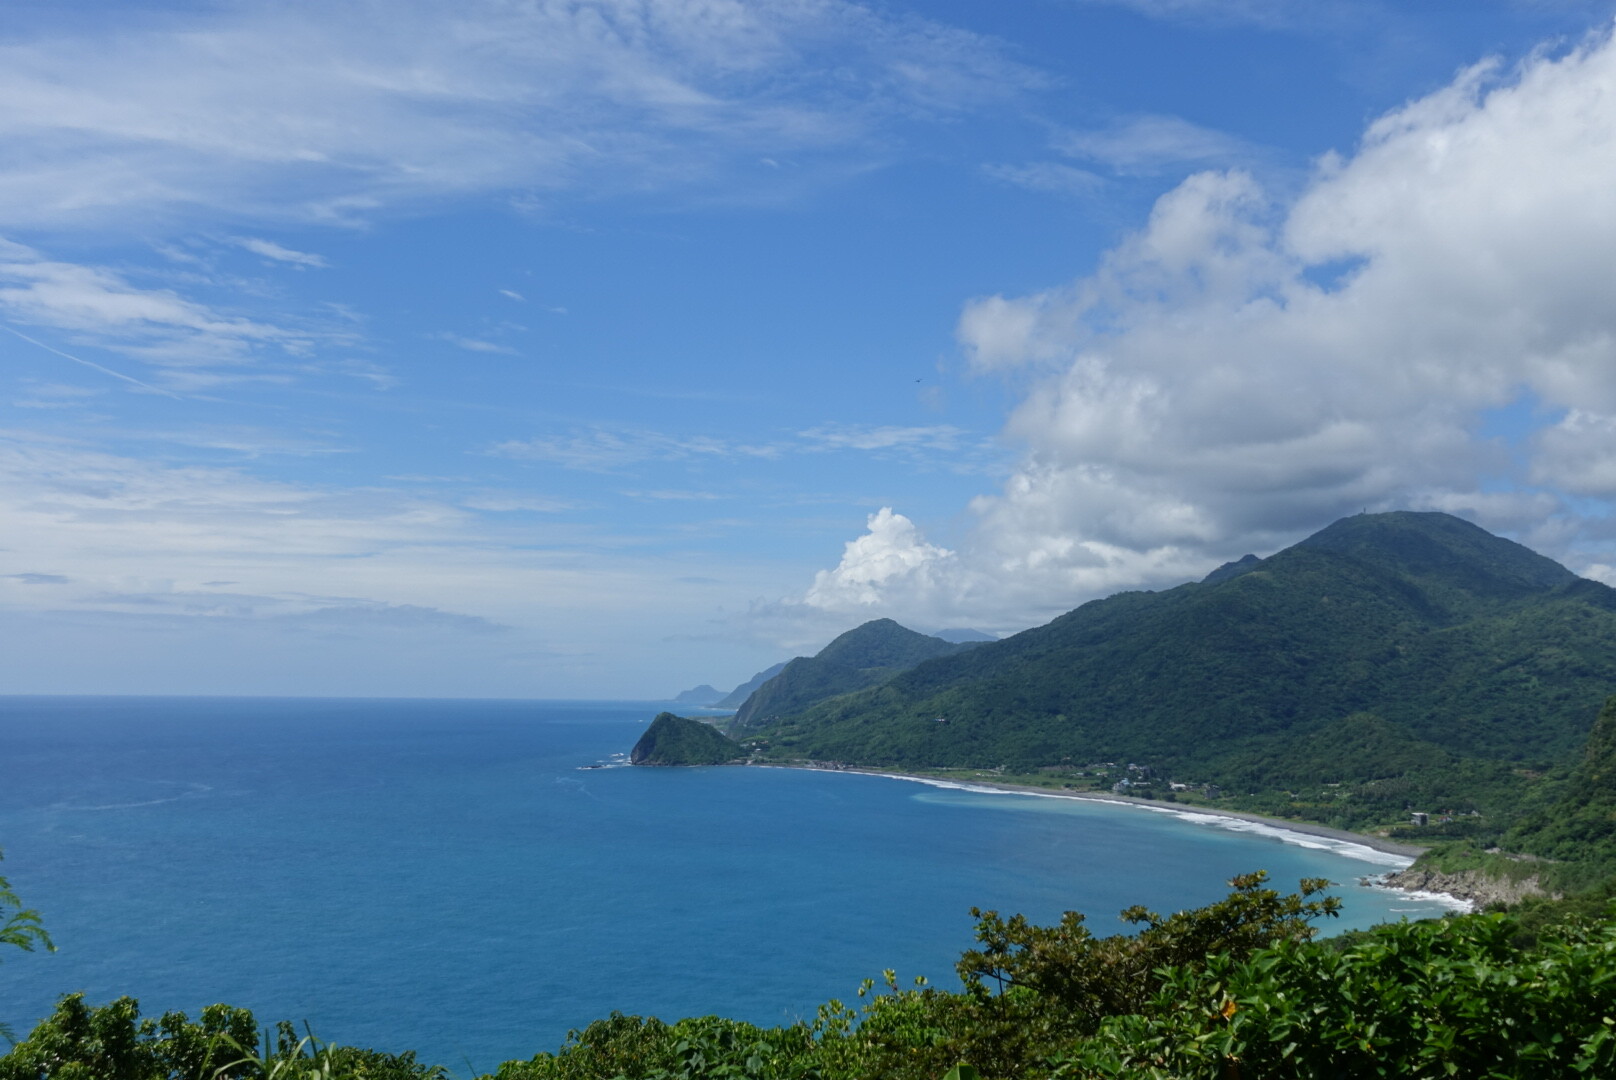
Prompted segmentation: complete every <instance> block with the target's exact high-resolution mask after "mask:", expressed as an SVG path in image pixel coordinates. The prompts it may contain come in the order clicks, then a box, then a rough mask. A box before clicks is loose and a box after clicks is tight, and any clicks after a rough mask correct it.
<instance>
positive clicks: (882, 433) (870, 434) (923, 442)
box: [800, 424, 965, 451]
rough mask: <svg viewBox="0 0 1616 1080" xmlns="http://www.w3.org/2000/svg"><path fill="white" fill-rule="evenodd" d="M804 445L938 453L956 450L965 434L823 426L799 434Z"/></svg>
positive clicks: (940, 428)
mask: <svg viewBox="0 0 1616 1080" xmlns="http://www.w3.org/2000/svg"><path fill="white" fill-rule="evenodd" d="M800 434H801V436H802V439H803V442H804V445H805V447H806V448H808V449H815V450H911V449H925V450H941V451H949V450H956V449H958V448H959V447H960V446H961V445H962V443H963V442H964V436H965V432H964V431H962V430H961V429H959V428H957V427H952V426H950V425H948V424H934V425H932V426H929V427H897V426H878V427H867V426H859V425H853V424H824V425H821V426H820V427H816V428H809V429H808V430H807V431H803V432H801V433H800Z"/></svg>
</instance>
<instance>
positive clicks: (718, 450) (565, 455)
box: [489, 428, 782, 472]
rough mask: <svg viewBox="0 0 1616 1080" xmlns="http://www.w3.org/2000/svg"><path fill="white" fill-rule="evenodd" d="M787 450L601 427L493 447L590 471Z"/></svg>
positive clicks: (493, 451)
mask: <svg viewBox="0 0 1616 1080" xmlns="http://www.w3.org/2000/svg"><path fill="white" fill-rule="evenodd" d="M781 451H782V448H781V447H780V446H778V445H774V444H745V443H736V442H732V441H730V440H727V439H720V438H717V437H714V436H711V435H684V436H678V435H667V434H663V433H661V432H655V431H638V430H637V431H608V430H605V429H600V428H596V429H592V430H581V431H573V432H569V433H567V434H565V435H542V436H538V437H536V438H532V439H512V440H509V441H507V442H503V443H500V444H498V445H497V446H494V447H492V448H491V449H490V450H489V453H490V454H493V455H494V456H495V457H503V458H511V459H514V460H517V461H545V462H550V463H552V464H556V465H560V466H562V467H564V468H568V469H581V470H584V471H587V472H613V471H616V470H618V469H623V468H627V467H629V466H632V465H638V464H640V463H642V462H646V461H653V460H656V461H680V460H688V459H691V458H715V459H722V458H773V457H778V456H779V455H780V453H781Z"/></svg>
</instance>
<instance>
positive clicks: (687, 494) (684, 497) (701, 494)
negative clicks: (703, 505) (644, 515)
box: [622, 488, 730, 502]
mask: <svg viewBox="0 0 1616 1080" xmlns="http://www.w3.org/2000/svg"><path fill="white" fill-rule="evenodd" d="M622 494H623V496H624V497H625V498H629V499H651V500H654V501H657V502H717V501H718V500H720V499H727V498H730V496H728V495H722V494H720V493H718V492H716V491H679V490H674V489H669V488H664V489H662V490H659V491H625V492H623V493H622Z"/></svg>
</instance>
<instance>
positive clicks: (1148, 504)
mask: <svg viewBox="0 0 1616 1080" xmlns="http://www.w3.org/2000/svg"><path fill="white" fill-rule="evenodd" d="M1613 176H1616V44H1613V42H1612V38H1611V36H1610V35H1609V34H1608V33H1607V34H1600V35H1598V36H1596V37H1594V38H1591V39H1589V40H1588V41H1586V42H1584V43H1583V44H1582V45H1581V46H1580V47H1577V48H1574V49H1572V50H1570V51H1568V52H1566V53H1565V54H1564V55H1559V56H1553V55H1537V56H1534V57H1532V58H1530V59H1529V60H1528V61H1526V62H1525V63H1523V64H1522V65H1521V67H1520V68H1519V69H1518V70H1517V71H1513V72H1508V73H1506V72H1502V71H1500V70H1497V69H1496V68H1494V67H1490V66H1485V65H1484V66H1481V67H1478V68H1476V69H1474V70H1472V71H1469V72H1466V73H1464V74H1463V75H1462V76H1461V77H1460V78H1458V79H1457V80H1456V81H1455V82H1454V84H1453V85H1452V86H1450V87H1448V88H1446V89H1444V90H1442V91H1440V92H1438V93H1436V94H1433V95H1431V96H1429V97H1427V98H1423V99H1421V100H1418V101H1414V102H1411V103H1410V104H1408V105H1407V106H1405V107H1403V108H1401V109H1398V110H1397V111H1395V112H1393V113H1391V114H1389V115H1387V116H1385V117H1383V118H1381V119H1380V120H1378V121H1376V122H1375V123H1374V124H1373V125H1371V126H1370V127H1369V129H1368V131H1367V132H1366V134H1365V137H1364V139H1363V142H1362V144H1361V145H1360V146H1359V147H1358V148H1357V149H1356V150H1355V151H1354V152H1353V153H1352V154H1351V155H1349V156H1330V157H1327V158H1325V159H1323V160H1322V161H1321V162H1320V164H1319V167H1318V169H1317V171H1316V174H1315V175H1314V176H1313V177H1312V179H1311V180H1310V182H1309V183H1308V184H1307V185H1306V187H1305V189H1304V190H1303V191H1302V192H1301V194H1300V195H1299V196H1298V197H1297V198H1295V199H1294V200H1293V201H1291V202H1289V203H1288V204H1276V203H1275V201H1274V200H1273V198H1272V197H1271V196H1270V195H1269V194H1268V193H1267V192H1266V191H1265V190H1264V189H1263V188H1262V186H1261V185H1260V184H1259V183H1258V182H1257V181H1256V180H1255V179H1254V178H1252V177H1251V176H1249V175H1247V174H1245V173H1242V172H1209V173H1202V174H1198V175H1196V176H1192V177H1190V178H1189V179H1187V180H1186V181H1184V182H1183V183H1182V184H1181V185H1179V186H1178V187H1177V188H1175V189H1174V190H1173V191H1171V192H1169V193H1168V194H1167V195H1165V196H1163V197H1162V199H1161V200H1160V201H1159V202H1158V203H1157V205H1156V207H1155V209H1154V211H1153V213H1152V215H1151V218H1150V220H1149V222H1148V224H1147V225H1146V226H1145V227H1144V228H1143V229H1142V230H1141V231H1140V232H1139V233H1138V234H1137V235H1135V236H1133V237H1131V238H1129V239H1128V240H1127V241H1125V242H1124V243H1122V244H1121V245H1119V246H1118V247H1117V248H1116V249H1115V250H1113V251H1112V252H1111V253H1110V254H1109V255H1108V256H1106V257H1105V259H1104V260H1103V261H1102V263H1101V264H1100V266H1099V267H1098V268H1097V269H1096V271H1095V272H1094V273H1092V274H1090V275H1088V276H1086V277H1084V278H1081V279H1079V280H1077V281H1076V282H1073V283H1072V284H1070V285H1066V286H1063V287H1060V288H1055V289H1051V290H1048V291H1047V292H1044V293H1041V294H1038V295H1034V296H1029V297H1023V298H1004V297H988V298H984V299H981V300H978V301H974V302H972V303H971V304H969V305H968V306H967V307H966V309H965V311H964V312H963V314H962V317H961V319H960V324H959V335H960V340H961V343H962V345H963V347H964V349H965V351H966V354H967V356H968V358H969V360H970V361H971V363H972V364H973V366H974V367H975V368H976V369H977V370H978V371H982V372H992V371H1000V370H1007V369H1018V368H1019V369H1023V370H1025V371H1026V372H1028V373H1029V376H1030V378H1031V379H1032V382H1031V389H1030V391H1029V392H1028V393H1027V395H1026V397H1025V399H1024V400H1023V402H1022V403H1021V404H1020V406H1019V407H1018V408H1017V409H1016V410H1015V412H1014V414H1013V416H1012V418H1011V420H1010V422H1009V425H1008V429H1007V434H1008V435H1010V436H1011V437H1012V438H1014V439H1015V440H1017V441H1019V442H1020V443H1021V444H1022V445H1024V446H1025V447H1026V453H1025V457H1024V459H1023V461H1022V463H1021V465H1020V466H1019V468H1017V469H1016V470H1015V473H1014V475H1013V476H1012V477H1011V478H1010V480H1009V481H1008V482H1007V483H1006V485H1005V487H1004V489H1003V490H1002V491H1000V492H999V493H997V494H995V495H991V496H984V497H981V498H979V499H977V500H975V502H974V503H973V506H972V511H973V515H974V519H975V523H974V528H973V529H972V531H971V532H970V533H969V535H968V537H967V540H966V542H964V543H962V544H960V545H959V550H958V551H957V552H956V553H954V554H952V555H949V556H947V557H944V556H942V555H938V554H934V553H931V552H929V551H927V550H926V549H925V548H924V547H917V546H915V545H916V544H918V543H919V542H918V541H915V540H914V539H913V534H912V533H910V532H902V531H901V530H900V531H899V532H894V529H895V528H896V527H895V526H894V525H891V524H884V525H883V530H882V531H880V532H879V533H878V532H876V531H874V530H873V528H872V532H871V533H870V534H869V535H868V536H866V537H865V538H863V539H862V540H861V541H860V543H863V544H865V545H868V546H870V547H871V548H872V549H873V550H872V555H871V559H870V564H871V565H875V566H880V565H884V564H883V563H881V561H880V560H879V558H876V555H878V554H879V552H880V551H881V550H883V549H884V548H886V547H889V546H890V547H892V548H893V549H894V550H903V549H904V545H905V544H908V545H909V548H910V550H911V551H912V553H914V554H915V558H916V559H917V562H916V565H917V566H920V567H924V568H925V572H924V573H921V572H920V571H919V570H916V571H915V572H914V573H913V574H912V575H911V574H898V575H894V576H893V577H892V579H891V580H890V582H889V581H888V580H887V579H886V578H884V577H882V576H880V575H878V574H877V575H874V576H871V577H869V578H868V579H867V580H861V579H855V578H853V577H851V576H850V574H851V572H852V571H853V570H855V569H856V568H857V567H858V566H860V565H862V564H863V561H864V560H863V559H862V558H861V557H860V558H855V557H854V554H853V553H852V549H851V548H850V554H849V556H848V557H846V558H844V560H843V567H839V568H838V570H837V571H832V572H827V573H826V574H825V575H821V577H820V578H819V579H816V581H815V583H814V586H813V588H812V589H811V590H810V593H809V595H810V596H846V595H856V596H857V597H858V599H859V603H860V604H862V605H865V606H866V607H867V608H868V610H869V611H871V612H872V613H874V612H877V611H880V612H882V613H885V612H886V611H887V610H891V611H912V610H926V611H933V612H936V611H948V612H949V615H946V616H944V617H934V618H933V620H932V622H933V624H938V623H943V622H947V621H948V619H949V617H953V618H957V619H960V620H962V621H972V622H981V623H986V624H994V623H997V624H999V625H1003V624H1004V623H1005V622H1010V621H1013V619H1012V618H1011V616H1020V617H1021V618H1022V619H1024V620H1025V621H1028V622H1030V621H1034V620H1036V619H1039V618H1043V617H1047V616H1048V615H1051V614H1054V613H1056V612H1058V611H1061V610H1065V609H1069V608H1071V607H1073V606H1076V604H1077V603H1079V602H1081V601H1083V600H1085V599H1088V598H1090V597H1093V596H1097V595H1103V594H1105V593H1108V592H1111V591H1115V590H1116V589H1118V588H1123V587H1128V586H1139V585H1145V586H1157V585H1165V584H1172V583H1174V582H1176V581H1181V580H1185V579H1187V578H1192V577H1195V576H1198V575H1199V574H1201V573H1204V572H1205V571H1206V570H1208V569H1210V568H1211V567H1212V566H1213V565H1215V564H1216V563H1217V562H1220V561H1222V560H1224V559H1227V558H1231V557H1236V556H1238V555H1240V554H1243V553H1244V552H1246V551H1256V552H1259V553H1264V552H1267V551H1271V550H1273V549H1275V548H1277V547H1279V546H1281V545H1283V544H1285V543H1289V542H1292V541H1294V540H1296V539H1298V538H1299V537H1300V536H1302V535H1304V534H1305V533H1307V532H1310V531H1312V530H1314V529H1317V528H1319V527H1321V526H1322V525H1324V524H1326V523H1328V522H1329V521H1330V520H1332V519H1334V518H1335V517H1338V516H1342V515H1344V514H1348V513H1352V512H1356V511H1358V510H1361V509H1365V508H1367V509H1370V510H1377V509H1390V508H1401V507H1414V508H1432V509H1448V510H1453V511H1456V512H1461V513H1466V514H1469V515H1471V516H1473V517H1475V518H1476V519H1477V520H1478V521H1481V522H1482V523H1483V524H1484V525H1487V526H1488V527H1491V528H1494V529H1502V530H1506V531H1510V532H1512V533H1514V534H1515V535H1517V536H1520V537H1521V538H1522V539H1524V540H1527V541H1528V542H1532V543H1535V544H1539V545H1541V546H1542V548H1543V550H1545V551H1547V552H1548V553H1549V554H1551V555H1554V556H1557V557H1560V558H1564V559H1565V560H1566V561H1567V562H1568V563H1569V564H1570V565H1571V566H1572V568H1573V569H1582V568H1586V567H1590V566H1592V565H1594V564H1595V563H1600V562H1602V563H1604V564H1605V565H1609V564H1610V562H1611V559H1610V557H1609V551H1608V538H1605V537H1603V534H1602V533H1600V532H1599V528H1600V525H1599V522H1600V521H1601V520H1602V519H1603V517H1604V516H1605V515H1606V514H1607V513H1608V512H1609V511H1610V509H1611V503H1610V500H1611V499H1612V497H1616V275H1612V274H1611V273H1610V265H1611V262H1610V258H1611V257H1610V253H1611V252H1612V251H1616V184H1613V183H1612V182H1611V178H1612V177H1613ZM1523 399H1524V400H1530V401H1534V402H1536V403H1537V404H1538V405H1539V406H1540V408H1541V412H1542V414H1543V415H1546V416H1548V417H1549V418H1550V421H1549V422H1548V425H1547V426H1546V427H1544V428H1543V429H1542V430H1540V431H1539V432H1538V433H1537V434H1536V435H1535V436H1534V437H1531V438H1528V439H1526V440H1524V441H1523V442H1522V443H1521V444H1520V445H1519V446H1516V447H1513V448H1512V447H1510V446H1506V445H1505V444H1504V443H1503V442H1502V441H1499V440H1495V439H1492V438H1489V437H1485V436H1482V435H1479V434H1478V431H1479V430H1481V429H1482V427H1483V424H1482V418H1483V417H1484V416H1485V415H1487V414H1489V413H1490V412H1491V411H1492V410H1497V409H1500V408H1502V407H1505V406H1509V405H1511V404H1512V403H1515V402H1517V401H1520V400H1523ZM1516 455H1524V462H1521V461H1518V460H1517V456H1516ZM1500 485H1503V486H1506V487H1509V488H1511V489H1513V490H1512V491H1509V492H1506V493H1503V494H1500V493H1498V488H1499V487H1500ZM1588 499H1593V500H1596V502H1594V503H1592V504H1590V503H1587V502H1580V503H1579V502H1578V501H1577V500H1588ZM896 517H897V516H896V515H895V518H896ZM905 525H907V523H905ZM900 532H901V535H900ZM906 538H907V539H906ZM1600 545H1604V546H1603V547H1601V546H1600ZM860 550H861V551H862V550H863V549H862V548H861V549H860ZM1598 551H1604V555H1603V556H1602V557H1596V556H1597V552H1598ZM855 586H856V588H855ZM995 616H998V618H995Z"/></svg>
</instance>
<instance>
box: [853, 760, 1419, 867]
mask: <svg viewBox="0 0 1616 1080" xmlns="http://www.w3.org/2000/svg"><path fill="white" fill-rule="evenodd" d="M865 775H866V776H883V777H886V778H888V779H891V780H912V781H914V782H915V783H917V784H925V785H927V786H928V787H936V788H944V789H947V790H951V791H967V792H971V793H974V794H979V795H1021V796H1025V797H1027V798H1032V799H1059V800H1062V801H1064V802H1074V803H1084V802H1091V803H1102V804H1104V805H1106V806H1125V807H1127V808H1129V809H1131V810H1150V811H1154V812H1155V813H1158V814H1170V815H1171V816H1173V817H1176V818H1178V819H1179V820H1181V821H1186V822H1189V823H1191V824H1193V825H1207V826H1211V827H1213V828H1218V829H1227V830H1229V831H1230V832H1244V833H1252V834H1254V835H1257V836H1266V837H1270V838H1272V839H1275V840H1279V841H1281V842H1283V843H1287V844H1295V845H1296V846H1297V847H1306V848H1313V849H1314V850H1315V851H1332V852H1335V853H1336V854H1338V855H1343V856H1345V857H1347V858H1349V859H1357V860H1358V861H1360V862H1367V863H1373V864H1374V865H1376V866H1386V867H1391V868H1393V869H1396V870H1402V869H1404V868H1405V867H1407V866H1409V865H1411V864H1412V863H1413V862H1414V860H1413V858H1411V857H1410V856H1407V855H1398V854H1396V853H1394V852H1390V851H1381V850H1380V849H1378V848H1375V847H1371V846H1370V845H1368V844H1361V843H1356V842H1354V841H1351V840H1343V839H1340V838H1337V837H1332V836H1319V835H1317V834H1314V833H1310V832H1302V831H1300V830H1297V829H1287V828H1285V827H1284V826H1282V825H1273V824H1269V823H1267V822H1262V821H1251V820H1249V819H1247V818H1238V817H1229V816H1227V815H1224V814H1219V813H1217V812H1216V811H1208V810H1175V809H1172V808H1170V807H1166V806H1151V805H1149V804H1147V803H1140V802H1135V801H1133V800H1131V799H1107V798H1106V797H1104V796H1103V795H1098V796H1096V795H1066V794H1061V793H1059V792H1053V791H1010V790H1006V789H1004V788H1000V787H992V786H990V785H987V784H972V783H970V782H969V781H959V780H940V779H936V778H934V777H929V776H904V775H903V774H901V773H865Z"/></svg>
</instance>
